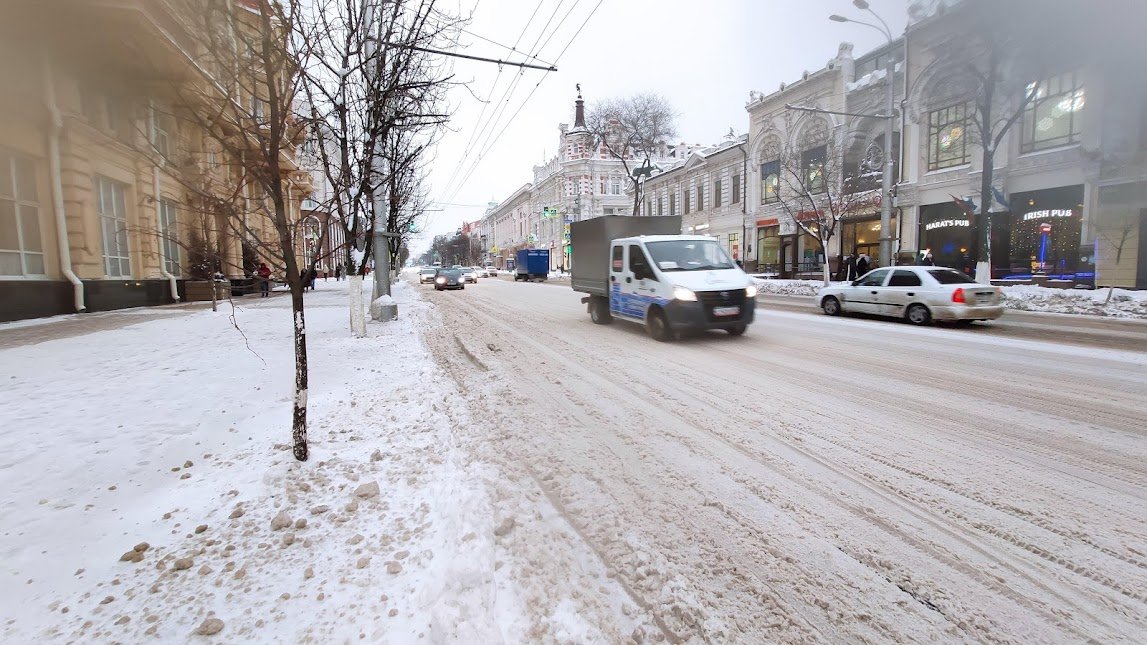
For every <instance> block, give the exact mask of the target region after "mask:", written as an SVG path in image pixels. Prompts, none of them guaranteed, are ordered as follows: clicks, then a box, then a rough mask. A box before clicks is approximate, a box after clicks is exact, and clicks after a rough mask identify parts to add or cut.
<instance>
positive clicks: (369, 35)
mask: <svg viewBox="0 0 1147 645" xmlns="http://www.w3.org/2000/svg"><path fill="white" fill-rule="evenodd" d="M309 7H310V8H309V10H308V11H307V12H306V13H305V17H304V19H303V20H301V21H300V22H299V24H298V32H299V34H298V38H299V40H300V41H301V42H304V43H306V56H305V57H304V60H303V62H302V78H303V81H304V82H303V89H304V93H305V98H306V103H307V107H306V110H307V112H308V120H309V123H310V133H309V136H310V137H311V139H312V143H313V145H312V148H313V150H314V153H315V156H316V158H317V162H318V163H317V166H318V167H319V169H320V170H321V172H322V173H323V174H324V175H325V177H326V179H327V181H328V182H329V184H330V185H331V187H332V191H331V194H330V195H328V196H327V198H326V200H325V201H326V203H325V204H323V207H324V208H325V209H327V210H328V211H329V212H331V213H336V214H337V215H338V218H337V219H338V221H340V222H342V223H343V224H344V226H345V230H344V233H345V239H346V241H347V244H346V247H345V249H344V250H345V254H346V257H345V264H346V266H347V269H348V273H350V274H352V275H359V276H361V275H364V274H365V273H366V270H367V267H368V265H369V262H370V257H371V254H372V250H373V249H372V246H373V244H374V239H373V235H372V232H373V231H374V230H375V226H376V222H377V223H381V224H384V225H385V230H387V231H389V232H391V233H395V234H396V235H397V237H391V238H388V239H389V240H390V243H391V249H390V251H391V252H392V255H395V254H397V251H398V249H399V248H401V243H402V241H403V239H404V238H403V237H402V236H403V235H407V234H408V230H402V229H399V228H396V227H398V226H399V224H400V222H399V221H398V220H399V219H401V216H400V215H398V214H391V213H392V212H393V211H394V202H395V201H396V197H394V196H393V195H391V194H390V193H392V192H394V190H395V188H396V187H397V186H401V187H403V189H406V187H407V185H408V183H409V173H407V172H406V170H405V169H406V167H407V166H408V165H411V164H414V165H417V163H418V158H419V156H420V155H421V154H422V153H423V151H424V150H425V147H426V146H425V145H421V146H418V145H414V146H413V149H414V150H416V152H415V153H413V154H410V152H409V151H410V147H408V146H407V145H406V144H409V143H410V141H411V140H412V139H415V138H417V136H418V135H419V134H424V133H426V132H427V131H428V130H430V131H433V130H434V129H435V128H437V127H439V126H440V125H442V124H443V123H445V121H446V118H447V117H446V115H444V114H441V113H440V112H442V110H441V109H439V105H440V104H441V102H442V101H443V100H444V90H445V87H446V84H447V83H448V82H449V78H450V77H449V75H448V74H447V73H446V72H445V70H444V68H443V66H442V64H441V63H440V62H439V59H437V58H435V57H434V56H432V55H431V54H430V53H429V52H430V50H432V49H433V48H435V47H438V48H441V47H442V46H444V45H445V44H446V43H447V42H448V41H449V40H450V37H451V36H452V34H454V33H455V29H456V27H458V26H459V24H460V23H459V21H458V20H457V19H456V18H454V17H452V16H450V15H447V14H445V13H443V12H440V11H439V10H437V9H436V8H435V2H434V0H316V1H314V2H311V3H310V5H309ZM396 141H400V142H402V145H397V144H395V142H396ZM388 145H389V149H388ZM395 150H402V153H401V154H402V155H403V156H409V157H412V158H413V159H412V160H406V159H398V158H397V155H399V153H397V152H394V151H395ZM388 152H391V153H393V154H390V155H389V156H388V154H387V153H388ZM396 162H401V163H396ZM395 172H398V173H399V174H400V175H401V177H399V178H394V177H392V175H393V174H395ZM397 201H399V202H401V201H403V199H398V200H397ZM406 229H409V226H407V227H406ZM376 269H380V267H376ZM383 270H384V269H383ZM355 296H356V292H355V290H354V289H353V288H352V294H351V308H352V312H351V318H352V321H353V320H355V319H356V315H355V311H354V309H355V308H356V305H355V304H354V302H355ZM357 308H358V309H359V310H360V311H359V314H360V316H361V306H358V307H357ZM352 327H353V323H352ZM356 333H358V332H356Z"/></svg>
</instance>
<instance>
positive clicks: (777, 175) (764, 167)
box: [761, 159, 781, 204]
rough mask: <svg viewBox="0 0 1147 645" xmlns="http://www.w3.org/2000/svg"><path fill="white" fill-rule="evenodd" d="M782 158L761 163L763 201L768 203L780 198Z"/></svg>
mask: <svg viewBox="0 0 1147 645" xmlns="http://www.w3.org/2000/svg"><path fill="white" fill-rule="evenodd" d="M780 190H781V160H780V159H774V160H772V161H769V162H767V163H763V164H761V203H762V204H768V203H771V202H775V201H777V200H778V199H780Z"/></svg>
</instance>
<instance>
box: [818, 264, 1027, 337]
mask: <svg viewBox="0 0 1147 645" xmlns="http://www.w3.org/2000/svg"><path fill="white" fill-rule="evenodd" d="M817 297H818V298H819V301H820V306H821V309H823V310H824V313H826V314H828V315H829V316H836V315H839V314H841V313H862V314H875V315H878V316H890V317H893V318H904V319H906V320H907V321H908V322H910V323H912V324H914V325H927V324H928V323H930V322H932V321H933V320H941V321H952V322H958V323H959V322H971V321H974V320H995V319H996V318H999V317H1000V316H1001V315H1003V313H1004V307H1003V305H1002V304H1000V290H999V289H998V288H997V287H993V286H990V285H984V284H980V283H978V282H976V281H975V280H972V279H971V278H969V277H968V276H966V275H964V274H963V273H960V272H959V271H956V270H955V269H947V268H943V267H935V266H897V267H889V268H883V269H874V270H872V271H869V272H868V273H866V274H864V275H863V276H861V277H860V278H859V279H857V280H853V281H852V282H850V283H845V284H840V285H833V286H830V287H824V288H823V289H821V290H820V293H819V294H818V296H817Z"/></svg>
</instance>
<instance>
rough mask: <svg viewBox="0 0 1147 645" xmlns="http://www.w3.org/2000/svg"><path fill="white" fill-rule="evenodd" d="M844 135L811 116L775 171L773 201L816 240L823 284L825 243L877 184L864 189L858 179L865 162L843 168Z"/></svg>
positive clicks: (826, 274)
mask: <svg viewBox="0 0 1147 645" xmlns="http://www.w3.org/2000/svg"><path fill="white" fill-rule="evenodd" d="M842 142H843V139H841V138H839V137H837V136H835V135H834V133H833V132H832V131H831V130H830V129H829V126H828V122H827V121H825V120H824V119H823V118H821V117H811V120H810V121H808V122H807V123H806V124H805V126H804V127H802V128H801V130H800V136H799V138H790V139H789V141H787V142H786V143H785V144H784V149H783V150H782V151H780V159H781V163H780V173H779V177H777V180H776V191H777V201H778V203H779V204H780V206H781V209H782V210H783V211H784V214H785V216H787V217H788V218H789V219H790V220H791V221H792V222H793V223H794V224H795V226H796V229H797V230H798V231H800V233H801V235H807V236H808V237H810V238H812V239H814V240H816V243H817V246H818V247H819V250H820V254H821V256H822V257H823V258H824V262H823V263H822V268H821V271H822V275H823V279H824V284H825V285H826V286H827V285H828V284H829V282H830V279H831V275H830V270H831V267H830V266H829V263H828V245H829V242H830V241H831V240H832V238H833V237H835V236H836V235H837V233H838V230H839V228H840V222H841V220H842V219H843V218H844V217H847V216H848V215H852V214H855V213H858V212H860V210H861V209H862V208H863V207H865V206H867V205H870V204H871V203H872V201H873V198H874V196H875V197H878V196H879V195H880V188H879V187H875V188H868V187H867V185H866V183H865V182H864V181H863V180H864V178H865V177H864V176H863V174H862V173H864V171H865V169H866V168H865V167H863V166H860V167H857V168H856V169H850V171H851V172H847V173H846V172H845V163H844V155H843V151H842V150H841V148H842Z"/></svg>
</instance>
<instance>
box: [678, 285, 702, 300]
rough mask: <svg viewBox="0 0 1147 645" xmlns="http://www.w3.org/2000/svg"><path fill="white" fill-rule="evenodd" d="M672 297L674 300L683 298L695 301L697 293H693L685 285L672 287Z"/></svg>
mask: <svg viewBox="0 0 1147 645" xmlns="http://www.w3.org/2000/svg"><path fill="white" fill-rule="evenodd" d="M673 298H674V299H676V300H684V301H686V302H696V301H697V294H695V293H693V292H692V291H690V290H689V289H686V288H685V287H673Z"/></svg>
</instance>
